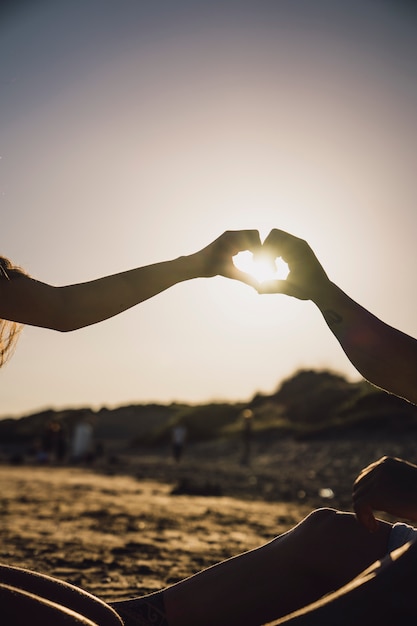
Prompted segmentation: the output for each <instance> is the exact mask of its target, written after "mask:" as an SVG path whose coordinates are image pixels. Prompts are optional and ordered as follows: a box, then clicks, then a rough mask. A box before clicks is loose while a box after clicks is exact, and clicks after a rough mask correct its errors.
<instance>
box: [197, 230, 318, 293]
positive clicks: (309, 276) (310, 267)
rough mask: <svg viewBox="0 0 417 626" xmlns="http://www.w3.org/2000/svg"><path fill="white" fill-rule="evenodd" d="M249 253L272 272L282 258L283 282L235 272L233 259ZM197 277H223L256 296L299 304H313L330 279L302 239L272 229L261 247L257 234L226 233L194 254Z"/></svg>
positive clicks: (254, 231)
mask: <svg viewBox="0 0 417 626" xmlns="http://www.w3.org/2000/svg"><path fill="white" fill-rule="evenodd" d="M244 251H249V252H251V253H252V254H253V261H254V263H255V264H256V262H257V261H261V262H263V263H266V264H269V265H270V267H271V268H275V269H276V266H275V263H276V260H277V259H278V258H279V257H281V258H282V260H283V261H285V263H287V265H288V268H289V273H288V276H287V278H286V279H284V280H281V279H275V278H274V279H273V280H263V281H261V280H259V279H258V278H256V276H255V275H254V274H255V273H256V272H254V274H252V273H251V272H250V271H243V270H242V269H238V268H237V267H236V266H235V265H234V263H233V257H234V256H236V255H237V254H238V253H239V252H244ZM195 257H196V260H197V264H198V267H199V275H200V276H207V277H209V276H225V277H226V278H233V279H235V280H240V281H241V282H243V283H246V284H247V285H250V286H251V287H254V288H255V289H256V290H257V291H258V293H260V294H266V293H269V294H271V293H283V294H286V295H289V296H293V297H295V298H298V299H300V300H313V301H315V300H316V298H317V297H318V296H319V295H320V293H322V291H323V290H325V288H326V286H327V285H328V284H329V282H330V281H329V279H328V277H327V274H326V272H325V271H324V269H323V267H322V266H321V264H320V263H319V261H318V259H317V257H316V256H315V254H314V252H313V251H312V249H311V248H310V246H309V245H308V243H307V242H306V241H304V240H303V239H299V238H298V237H295V236H294V235H291V234H290V233H287V232H285V231H283V230H278V229H273V230H271V232H270V233H269V235H268V236H267V238H266V239H265V241H264V243H263V244H262V243H261V239H260V235H259V231H257V230H237V231H233V230H228V231H226V232H224V233H223V234H222V235H220V237H218V238H217V239H216V240H215V241H213V242H212V243H211V244H209V245H208V246H207V247H206V248H204V249H203V250H201V251H200V252H197V253H196V255H195Z"/></svg>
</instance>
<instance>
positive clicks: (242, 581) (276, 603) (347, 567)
mask: <svg viewBox="0 0 417 626" xmlns="http://www.w3.org/2000/svg"><path fill="white" fill-rule="evenodd" d="M390 528H391V525H389V524H387V523H385V522H381V523H380V526H379V530H378V531H377V532H376V533H374V534H370V533H369V532H368V531H366V530H365V529H363V528H362V527H361V526H360V525H359V524H358V522H357V521H356V519H355V517H354V515H353V514H351V513H340V512H337V511H334V510H332V509H320V510H318V511H315V512H313V513H312V514H310V515H309V516H308V517H307V518H305V520H303V521H302V522H300V524H298V525H297V526H295V527H294V528H293V529H292V530H290V531H288V532H287V533H284V534H283V535H281V536H279V537H277V538H276V539H274V540H273V541H271V542H269V543H267V544H265V545H264V546H261V547H260V548H257V549H255V550H251V551H249V552H246V553H244V554H241V555H239V556H237V557H233V558H232V559H228V560H226V561H223V562H222V563H219V564H218V565H215V566H213V567H211V568H208V569H206V570H203V571H202V572H200V573H198V574H196V575H194V576H191V577H190V578H187V579H186V580H184V581H181V582H180V583H177V584H175V585H173V586H171V587H168V588H167V589H165V590H164V591H163V592H161V593H160V594H157V595H158V598H159V599H160V600H161V599H162V600H163V603H164V605H165V620H166V621H165V622H163V621H161V622H160V624H161V625H163V626H165V624H167V625H169V626H195V625H196V624H198V625H199V626H213V624H216V626H233V625H234V624H236V625H237V626H256V625H260V624H264V623H266V622H268V621H271V620H273V619H276V618H278V617H280V616H283V615H286V614H287V613H290V612H292V611H295V610H296V609H298V608H300V607H302V606H305V605H307V604H309V603H311V602H314V601H315V600H317V599H318V598H320V597H321V596H323V595H324V594H327V593H329V592H331V591H333V590H335V589H337V588H339V587H341V586H342V585H344V584H345V583H347V582H348V581H349V580H351V579H352V578H354V577H355V576H356V575H358V574H359V573H360V572H361V571H363V570H364V569H365V568H366V567H368V566H369V565H370V564H371V563H373V562H374V561H375V560H377V559H379V558H381V557H382V556H383V555H384V554H385V552H386V546H387V541H388V536H389V532H390ZM147 598H148V599H149V598H150V596H148V597H144V598H139V599H133V600H128V601H125V602H123V603H120V602H118V603H115V604H113V606H114V608H115V609H116V611H120V612H121V614H122V615H123V617H124V619H125V623H126V626H130V624H132V626H133V624H135V622H134V620H133V621H132V622H129V617H128V616H127V617H126V618H125V616H124V614H123V610H124V609H128V610H129V612H130V615H132V616H134V615H135V607H137V608H138V610H142V609H143V603H144V602H147V601H148V600H147ZM153 600H155V598H153ZM141 607H142V609H141ZM161 619H162V617H161ZM136 623H137V624H146V623H147V622H146V621H142V622H136ZM149 623H151V622H149ZM156 623H158V622H156Z"/></svg>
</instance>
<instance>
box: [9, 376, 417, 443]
mask: <svg viewBox="0 0 417 626" xmlns="http://www.w3.org/2000/svg"><path fill="white" fill-rule="evenodd" d="M245 412H246V413H245ZM248 412H249V413H248ZM248 414H250V417H251V420H250V422H251V424H250V426H251V431H252V432H253V433H257V434H258V435H261V434H262V433H264V434H268V433H269V432H272V431H274V433H276V434H280V436H282V435H289V436H293V437H297V438H311V437H314V436H325V435H328V434H331V435H332V436H334V435H337V434H340V435H343V434H344V433H345V432H346V430H347V429H350V430H352V429H356V430H359V431H360V432H362V433H365V432H366V431H367V430H370V429H371V428H372V429H375V426H377V427H378V428H379V429H384V430H385V431H386V430H387V429H390V428H393V427H394V425H395V429H397V430H398V429H400V430H405V429H416V428H417V407H415V406H414V405H411V404H409V403H407V402H406V401H404V400H401V399H399V398H397V397H395V396H391V395H389V394H387V393H385V392H383V391H381V390H379V389H376V388H375V387H373V386H372V385H370V384H369V383H367V382H366V381H364V380H360V381H358V382H349V381H348V380H347V379H346V378H345V377H343V376H342V375H340V374H337V373H334V372H331V371H328V370H320V371H318V370H299V371H297V372H296V373H295V374H294V375H293V376H291V377H289V378H288V379H286V380H284V381H283V382H282V383H281V384H280V385H279V387H278V388H277V390H276V391H275V392H274V393H272V394H270V395H266V394H265V395H264V394H259V393H258V394H256V395H255V396H254V397H253V398H252V399H251V400H250V401H248V402H240V403H227V402H211V403H207V404H200V405H190V404H185V403H184V404H178V403H173V404H169V405H163V404H155V403H153V404H137V405H129V406H122V407H118V408H113V409H108V408H102V409H100V410H99V411H93V410H92V409H89V408H84V409H66V410H60V411H54V410H52V409H49V410H46V411H43V412H40V413H36V414H33V415H29V416H25V417H21V418H20V419H15V418H13V419H12V418H8V419H3V420H0V442H2V443H3V444H8V443H14V444H16V443H18V442H21V443H24V442H26V443H28V444H29V443H30V442H32V441H33V440H34V438H36V437H37V436H39V435H40V434H41V433H42V431H43V430H44V429H45V426H46V424H48V423H50V422H51V421H56V422H59V423H60V424H61V425H62V426H63V427H65V428H66V429H67V430H68V431H71V429H72V428H73V427H74V425H75V424H76V423H77V422H79V421H80V420H88V421H90V422H91V423H92V424H93V426H94V430H95V435H96V437H97V438H98V439H100V440H102V441H109V440H112V441H117V440H119V441H124V442H128V443H129V444H130V445H160V444H164V443H166V442H168V441H170V437H171V431H172V429H173V427H174V426H175V425H177V424H180V423H181V424H183V425H184V426H186V428H187V432H188V436H189V438H190V439H192V440H193V441H207V440H213V439H220V438H222V439H225V438H230V437H236V436H241V433H242V428H243V422H244V420H245V417H244V416H245V415H246V416H248Z"/></svg>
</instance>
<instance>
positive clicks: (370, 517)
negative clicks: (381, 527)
mask: <svg viewBox="0 0 417 626" xmlns="http://www.w3.org/2000/svg"><path fill="white" fill-rule="evenodd" d="M354 508H355V514H356V518H357V520H358V522H359V523H360V524H361V525H362V526H364V527H365V528H366V529H367V530H369V532H370V533H374V532H376V531H377V529H378V522H377V520H376V518H375V515H374V512H373V510H372V507H371V506H370V505H369V504H367V503H364V502H362V503H361V502H356V503H355V506H354Z"/></svg>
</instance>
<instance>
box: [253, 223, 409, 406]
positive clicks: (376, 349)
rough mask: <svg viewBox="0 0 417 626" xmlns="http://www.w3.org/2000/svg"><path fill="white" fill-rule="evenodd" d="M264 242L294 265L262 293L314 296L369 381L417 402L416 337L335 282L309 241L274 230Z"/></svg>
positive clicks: (358, 367) (328, 321)
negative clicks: (363, 303)
mask: <svg viewBox="0 0 417 626" xmlns="http://www.w3.org/2000/svg"><path fill="white" fill-rule="evenodd" d="M264 248H265V249H266V250H267V251H269V252H270V253H271V254H273V255H274V256H281V257H282V258H283V259H284V261H286V263H288V266H289V268H290V273H289V275H288V277H287V280H285V281H280V280H279V281H271V282H269V283H267V284H266V285H263V286H262V288H261V292H262V293H284V294H287V295H290V296H293V297H295V298H299V299H301V300H312V301H313V302H314V303H315V304H316V306H317V307H318V308H319V309H320V311H321V313H322V315H323V317H324V319H325V320H326V323H327V325H328V326H329V328H330V330H331V331H332V333H333V334H334V336H335V337H336V339H337V340H338V342H339V343H340V345H341V346H342V348H343V350H344V352H345V353H346V355H347V357H348V358H349V360H350V361H351V362H352V364H353V365H354V366H355V367H356V369H357V370H358V372H360V374H361V375H362V376H364V378H366V379H367V380H368V381H370V382H371V383H373V384H374V385H376V386H377V387H381V388H382V389H384V390H385V391H388V392H390V393H393V394H395V395H397V396H400V397H403V398H405V399H407V400H409V401H410V402H413V403H415V404H417V341H416V340H415V339H413V338H412V337H410V336H409V335H406V334H405V333H403V332H401V331H399V330H397V329H395V328H393V327H391V326H389V325H388V324H386V323H384V322H382V321H381V320H380V319H378V318H377V317H375V315H373V314H372V313H370V312H369V311H367V310H366V309H365V308H363V307H362V306H360V305H359V304H358V303H356V302H355V301H354V300H352V299H351V298H350V297H349V296H347V295H346V294H345V293H344V292H343V291H342V290H341V289H340V288H339V287H338V286H337V285H335V284H334V283H332V282H331V281H330V280H329V278H328V276H327V274H326V272H325V271H324V269H323V267H322V266H321V264H320V263H319V261H318V260H317V258H316V256H315V255H314V253H313V251H312V250H311V248H310V247H309V245H308V244H307V242H305V241H303V240H302V239H299V238H297V237H294V236H293V235H290V234H289V233H286V232H284V231H281V230H273V231H271V233H270V234H269V235H268V237H267V239H266V240H265V242H264Z"/></svg>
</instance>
